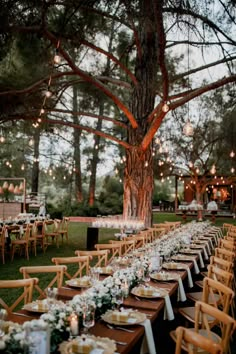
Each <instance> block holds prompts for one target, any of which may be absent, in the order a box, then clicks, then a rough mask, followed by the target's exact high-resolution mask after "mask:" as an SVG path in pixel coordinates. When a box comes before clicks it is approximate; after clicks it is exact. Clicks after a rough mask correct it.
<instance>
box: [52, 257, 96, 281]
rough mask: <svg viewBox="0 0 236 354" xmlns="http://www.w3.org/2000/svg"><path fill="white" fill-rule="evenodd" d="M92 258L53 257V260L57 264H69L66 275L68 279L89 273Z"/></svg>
mask: <svg viewBox="0 0 236 354" xmlns="http://www.w3.org/2000/svg"><path fill="white" fill-rule="evenodd" d="M90 259H92V258H90V256H77V257H53V258H52V262H53V263H55V264H56V265H67V267H66V270H65V273H64V275H65V276H66V277H67V278H68V279H74V278H77V277H82V276H83V275H87V274H88V271H89V261H90ZM70 266H71V267H70ZM83 273H85V274H83Z"/></svg>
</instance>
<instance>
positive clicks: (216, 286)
mask: <svg viewBox="0 0 236 354" xmlns="http://www.w3.org/2000/svg"><path fill="white" fill-rule="evenodd" d="M233 297H234V292H233V290H232V289H230V288H229V287H228V286H225V285H224V284H221V283H220V282H219V281H217V280H214V279H211V278H208V277H205V278H204V279H203V294H202V301H203V302H205V303H207V304H211V305H212V306H214V307H216V308H219V309H221V310H222V311H223V312H225V313H228V312H229V308H230V305H231V303H232V300H233Z"/></svg>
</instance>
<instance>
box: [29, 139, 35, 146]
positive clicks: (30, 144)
mask: <svg viewBox="0 0 236 354" xmlns="http://www.w3.org/2000/svg"><path fill="white" fill-rule="evenodd" d="M33 144H34V140H33V139H32V138H31V139H30V140H29V146H32V145H33Z"/></svg>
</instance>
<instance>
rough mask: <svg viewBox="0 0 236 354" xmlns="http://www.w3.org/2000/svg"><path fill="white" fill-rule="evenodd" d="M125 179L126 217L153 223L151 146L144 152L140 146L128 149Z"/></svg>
mask: <svg viewBox="0 0 236 354" xmlns="http://www.w3.org/2000/svg"><path fill="white" fill-rule="evenodd" d="M126 156H127V158H126V168H125V176H124V177H125V179H124V209H123V216H124V218H133V217H135V218H137V219H139V220H144V223H145V225H146V226H150V225H151V224H152V195H153V166H152V149H151V147H150V148H149V149H148V150H147V151H145V152H143V151H141V150H140V149H139V148H138V147H137V148H133V149H132V150H129V151H127V155H126Z"/></svg>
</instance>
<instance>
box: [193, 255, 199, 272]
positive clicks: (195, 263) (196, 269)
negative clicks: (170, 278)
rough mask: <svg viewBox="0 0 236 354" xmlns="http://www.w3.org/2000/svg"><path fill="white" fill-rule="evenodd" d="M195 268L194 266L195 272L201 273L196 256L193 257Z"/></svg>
mask: <svg viewBox="0 0 236 354" xmlns="http://www.w3.org/2000/svg"><path fill="white" fill-rule="evenodd" d="M193 268H194V273H195V274H199V273H200V270H199V267H198V264H197V261H196V259H195V258H193Z"/></svg>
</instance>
